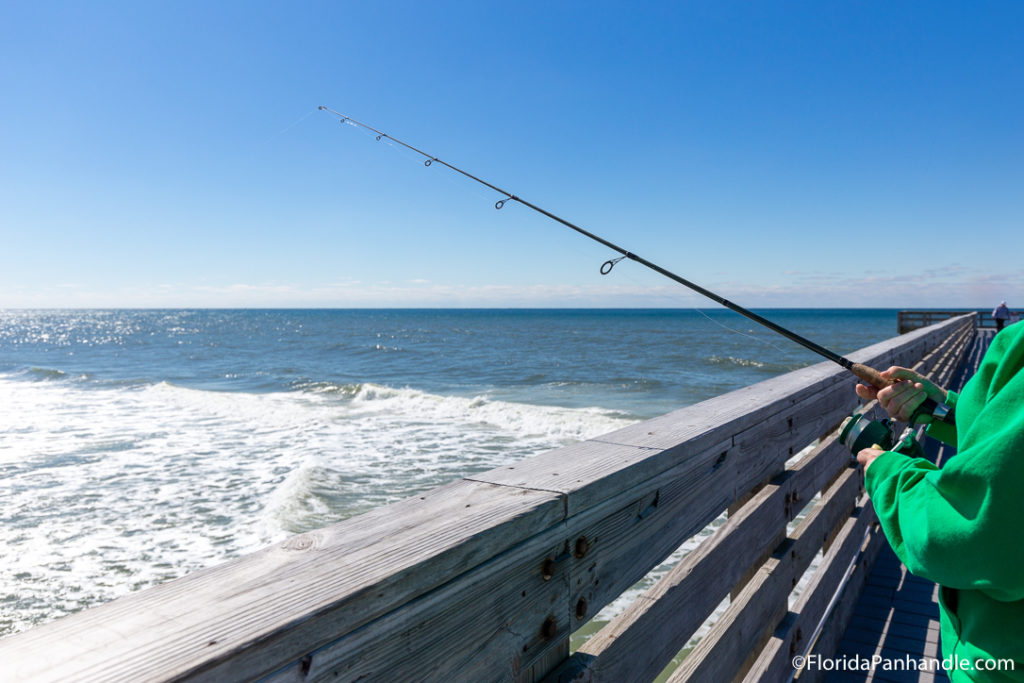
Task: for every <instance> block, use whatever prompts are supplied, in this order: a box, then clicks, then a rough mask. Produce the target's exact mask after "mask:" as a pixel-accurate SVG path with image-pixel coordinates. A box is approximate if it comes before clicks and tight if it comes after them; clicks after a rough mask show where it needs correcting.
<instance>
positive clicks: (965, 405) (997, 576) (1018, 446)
mask: <svg viewBox="0 0 1024 683" xmlns="http://www.w3.org/2000/svg"><path fill="white" fill-rule="evenodd" d="M993 317H995V316H994V315H993ZM996 319H997V320H1000V319H999V318H996ZM1022 370H1024V325H1011V326H1009V327H1007V328H1006V330H1005V331H1004V332H1002V333H1000V334H997V335H996V336H995V337H994V339H993V341H992V344H991V346H990V347H989V350H988V352H986V354H985V356H984V358H982V360H981V364H980V365H979V366H978V372H977V373H976V374H975V375H974V377H972V378H971V379H970V380H969V381H968V382H967V384H965V385H964V388H963V390H962V391H961V392H960V394H959V395H957V393H956V392H953V391H947V390H945V389H943V388H941V387H939V386H936V385H935V384H933V383H932V382H930V381H929V380H928V379H926V378H925V377H923V376H921V375H919V374H917V373H916V372H914V371H912V370H908V369H906V368H899V367H892V368H889V369H888V370H886V371H885V372H883V373H882V375H883V377H886V378H887V379H891V380H896V384H893V385H892V386H889V387H886V388H884V389H878V390H876V389H874V388H871V387H867V386H864V385H858V386H857V394H858V395H859V396H860V397H861V398H863V399H872V398H876V397H877V398H878V402H879V403H880V404H881V406H882V407H883V408H884V409H885V410H886V412H888V413H889V415H890V416H892V417H894V418H896V419H899V420H903V421H906V420H908V419H915V423H916V424H922V423H929V426H928V434H929V435H930V436H932V437H934V438H937V439H940V440H941V441H944V442H946V443H948V444H950V445H951V446H954V447H956V448H957V453H956V455H954V456H953V457H952V458H950V459H948V460H947V461H945V463H943V466H942V468H941V469H939V468H937V467H936V466H935V465H934V464H932V463H931V462H929V461H928V460H925V459H923V458H911V457H908V456H905V455H902V454H900V453H894V452H888V451H881V450H878V449H875V448H866V449H864V450H862V451H861V452H860V453H859V454H858V455H857V460H858V461H860V463H861V464H863V465H864V487H865V489H866V490H867V492H868V494H869V495H870V496H871V500H872V502H873V503H874V508H875V511H876V513H877V514H878V519H879V521H880V523H881V525H882V529H883V531H884V532H885V536H886V538H888V540H889V543H890V545H891V546H892V549H893V550H894V551H895V552H896V555H897V556H898V557H899V558H900V560H901V561H902V562H903V563H904V564H905V565H906V566H907V568H908V569H909V570H910V571H911V572H912V573H914V574H916V575H918V576H921V577H923V578H926V579H929V580H932V581H935V582H936V583H938V584H939V585H940V586H941V591H940V610H939V612H940V624H941V639H942V650H943V661H944V662H945V661H947V660H948V661H954V660H952V659H950V658H951V657H952V658H955V661H956V662H957V663H958V664H962V663H963V662H964V661H968V662H974V661H976V660H979V659H983V660H986V661H987V662H989V663H991V662H995V664H991V665H992V666H997V665H998V666H999V667H1000V670H998V671H983V670H980V669H979V668H978V667H974V666H973V664H972V665H971V667H973V669H974V670H971V671H967V670H965V669H955V670H953V671H949V672H948V673H949V676H950V678H951V679H952V680H953V681H954V682H955V683H959V682H961V681H1024V541H1022V537H1021V535H1022V528H1021V525H1022V522H1024V371H1022ZM926 397H929V398H932V399H934V400H935V401H937V402H938V403H940V404H942V405H943V406H946V407H948V408H949V409H951V410H953V411H954V416H955V423H956V424H955V427H954V426H953V425H952V424H948V423H946V422H941V421H938V420H933V419H932V417H933V416H932V415H920V416H915V410H917V408H918V407H919V406H921V404H922V403H923V402H924V400H925V398H926ZM942 409H943V408H939V409H936V413H938V411H939V410H942ZM1000 659H1005V660H1009V661H1006V662H1003V663H1002V664H999V663H998V660H1000Z"/></svg>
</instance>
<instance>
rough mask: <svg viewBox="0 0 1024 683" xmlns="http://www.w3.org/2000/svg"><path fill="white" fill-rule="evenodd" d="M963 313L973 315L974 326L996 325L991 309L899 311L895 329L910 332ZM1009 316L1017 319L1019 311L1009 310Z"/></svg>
mask: <svg viewBox="0 0 1024 683" xmlns="http://www.w3.org/2000/svg"><path fill="white" fill-rule="evenodd" d="M964 315H973V316H974V326H975V327H981V328H985V327H993V328H994V327H996V320H995V318H993V317H992V312H991V311H969V310H966V309H964V310H956V311H925V310H921V311H900V312H899V318H898V323H897V329H898V330H899V333H900V334H903V333H904V332H911V331H913V330H917V329H920V328H922V327H928V326H929V325H934V324H935V323H939V322H942V321H943V320H949V319H950V318H957V317H960V316H964ZM1010 316H1011V320H1019V319H1020V317H1021V312H1020V311H1010Z"/></svg>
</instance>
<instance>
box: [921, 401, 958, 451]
mask: <svg viewBox="0 0 1024 683" xmlns="http://www.w3.org/2000/svg"><path fill="white" fill-rule="evenodd" d="M958 398H959V395H958V394H957V393H956V392H955V391H947V392H946V400H945V401H943V403H945V404H946V405H947V406H949V407H950V408H953V409H955V408H956V402H957V399H958ZM925 432H926V433H927V434H928V436H930V437H932V438H933V439H938V440H939V441H941V442H943V443H945V444H949V445H950V446H952V447H953V448H956V441H957V439H956V426H955V425H951V424H949V423H948V422H940V421H938V420H936V421H935V422H932V423H931V424H929V425H928V427H927V428H926V429H925Z"/></svg>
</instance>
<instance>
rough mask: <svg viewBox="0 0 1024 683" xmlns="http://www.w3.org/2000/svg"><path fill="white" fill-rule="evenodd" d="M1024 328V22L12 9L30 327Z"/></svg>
mask: <svg viewBox="0 0 1024 683" xmlns="http://www.w3.org/2000/svg"><path fill="white" fill-rule="evenodd" d="M319 105H325V106H327V107H330V108H331V109H335V110H337V111H339V112H342V113H343V114H345V115H346V116H350V117H353V118H354V119H356V120H359V121H362V122H365V123H367V124H369V125H371V126H373V127H375V128H378V129H380V130H382V131H384V132H386V133H388V134H389V135H392V136H394V137H395V138H398V139H401V140H404V141H406V142H408V143H409V144H411V145H413V146H415V147H417V148H419V149H422V150H424V151H426V152H428V153H429V154H430V155H432V156H435V157H437V158H440V159H443V160H444V161H446V162H448V163H451V164H453V165H455V166H458V167H460V168H462V169H464V170H466V171H467V172H469V173H472V174H474V175H476V176H479V177H481V178H483V179H485V180H487V181H488V182H490V183H492V184H494V185H497V186H499V187H501V188H503V189H505V190H507V191H509V192H511V193H513V194H515V195H517V196H519V197H522V198H523V199H526V200H528V201H530V202H532V203H534V204H536V205H538V206H541V207H543V208H544V209H546V210H547V211H550V212H552V213H554V214H557V215H559V216H562V217H564V218H565V219H567V220H569V221H571V222H573V223H576V224H578V225H580V226H582V227H584V228H586V229H587V230H589V231H591V232H594V233H596V234H598V235H601V236H602V237H604V238H605V239H608V240H610V241H612V242H614V243H616V244H619V245H621V246H623V247H624V248H626V249H628V250H630V251H632V252H633V253H636V254H638V255H640V256H642V257H644V258H646V259H648V260H650V261H653V262H655V263H657V264H659V265H660V266H662V267H664V268H667V269H669V270H672V271H674V272H677V273H679V274H680V275H681V276H683V277H685V278H687V279H689V280H691V281H693V282H696V283H698V284H700V285H701V286H703V287H706V288H708V289H710V290H712V291H715V292H717V293H718V294H719V295H721V296H724V297H726V298H728V299H731V300H732V301H735V302H736V303H738V304H740V305H743V306H748V307H752V308H757V307H761V308H764V307H883V308H974V307H978V308H991V307H993V306H994V305H995V304H996V303H998V302H999V301H1000V300H1003V299H1005V300H1007V301H1008V303H1009V304H1010V306H1011V308H1014V307H1020V308H1024V266H1022V265H1021V264H1022V263H1024V259H1022V254H1024V229H1022V225H1024V125H1022V124H1024V3H1020V2H1019V1H1017V0H1005V1H1002V2H998V1H997V2H984V1H983V2H944V1H934V0H933V1H930V2H882V1H881V0H878V1H867V0H859V1H856V2H853V1H851V2H831V1H829V2H822V1H821V0H814V1H799V2H798V1H787V0H778V1H776V0H773V1H768V0H745V1H743V2H740V1H738V0H737V1H729V0H706V1H704V0H702V1H686V0H680V1H677V2H629V3H624V2H603V1H600V0H596V1H591V2H552V1H550V0H548V1H547V2H534V1H532V0H525V1H522V2H513V3H510V2H491V1H489V0H475V1H472V2H469V1H467V2H455V1H449V0H432V1H431V2H422V1H420V2H393V1H390V0H380V1H375V2H358V3H357V2H345V1H341V0H334V1H332V2H318V1H315V0H311V1H308V2H301V3H296V2H262V1H259V0H250V1H247V2H226V1H222V2H208V1H204V2H189V1H186V0H183V1H175V2H170V1H157V0H153V1H151V2H137V1H132V2H103V1H102V0H100V1H97V2H88V3H86V2H50V1H48V0H35V1H33V2H28V1H23V2H22V1H13V0H7V1H5V2H0V308H40V307H46V308H66V307H103V308H106V307H130V308H139V307H143V308H162V307H332V308H352V307H633V306H638V307H694V306H697V307H702V308H703V307H714V306H715V304H713V303H712V302H710V301H708V300H706V299H703V298H701V297H699V296H698V295H696V294H693V293H691V292H690V291H689V290H687V289H685V288H684V287H682V286H680V285H678V284H675V283H673V282H671V281H669V280H667V279H666V278H664V277H663V276H660V275H658V274H656V273H653V272H650V271H647V270H646V269H644V268H643V267H642V266H640V265H638V264H634V263H629V262H623V263H620V264H619V265H618V266H616V268H615V269H614V270H613V272H612V273H610V274H608V275H605V276H602V275H601V274H600V272H599V268H600V266H601V264H602V263H603V262H604V261H605V260H606V259H608V258H611V257H614V256H616V255H617V254H615V253H614V252H611V251H609V250H608V249H607V248H606V247H603V246H601V245H598V244H596V243H592V242H590V241H589V240H587V239H585V238H584V237H582V236H580V235H578V234H576V233H574V232H572V231H570V230H568V229H567V228H565V227H563V226H561V225H559V224H557V223H555V222H553V221H551V220H550V219H547V218H545V217H543V216H541V215H539V214H537V213H534V212H532V211H530V210H529V209H527V208H525V207H523V206H519V205H515V204H512V203H510V204H508V205H506V206H505V208H503V209H502V210H500V211H496V210H495V209H494V202H495V201H496V200H497V199H500V198H501V195H499V194H497V193H495V192H493V191H491V190H488V189H487V188H485V187H483V186H480V185H478V184H476V183H474V182H472V181H470V180H468V179H466V178H464V177H462V176H459V175H458V174H455V173H453V172H452V171H450V170H448V169H445V168H444V167H442V166H441V165H439V164H434V165H432V166H430V167H427V166H424V164H423V159H422V158H421V157H417V156H416V155H415V154H413V153H412V152H409V151H408V150H404V149H402V148H400V147H398V146H396V145H394V144H388V142H387V139H386V138H385V139H384V140H382V141H377V140H376V139H375V136H373V135H369V134H366V133H365V132H364V131H361V130H360V129H358V128H357V127H354V126H351V125H341V124H340V122H339V120H338V118H337V117H334V116H332V115H330V114H329V113H326V112H322V111H318V109H317V107H318V106H319Z"/></svg>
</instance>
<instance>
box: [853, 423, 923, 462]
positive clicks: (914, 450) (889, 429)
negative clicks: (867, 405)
mask: <svg viewBox="0 0 1024 683" xmlns="http://www.w3.org/2000/svg"><path fill="white" fill-rule="evenodd" d="M914 437H915V434H914V430H913V429H912V428H910V427H907V429H905V430H904V431H903V434H902V436H900V437H899V438H897V437H896V433H895V432H894V431H893V422H892V420H890V419H889V418H886V419H884V420H872V419H871V418H870V417H868V416H867V415H865V414H863V413H860V412H855V413H854V414H853V415H851V416H850V417H848V418H846V419H845V420H843V424H842V425H840V426H839V442H840V443H841V444H843V445H844V446H846V448H847V449H848V450H849V451H850V453H852V454H853V457H854V458H855V459H856V457H857V454H858V453H860V452H861V451H862V450H864V449H865V448H872V447H878V448H881V449H882V450H883V451H892V452H894V453H902V454H903V455H909V456H911V457H914V458H921V457H924V449H923V448H922V447H921V444H920V443H918V441H917V439H916V438H914Z"/></svg>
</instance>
